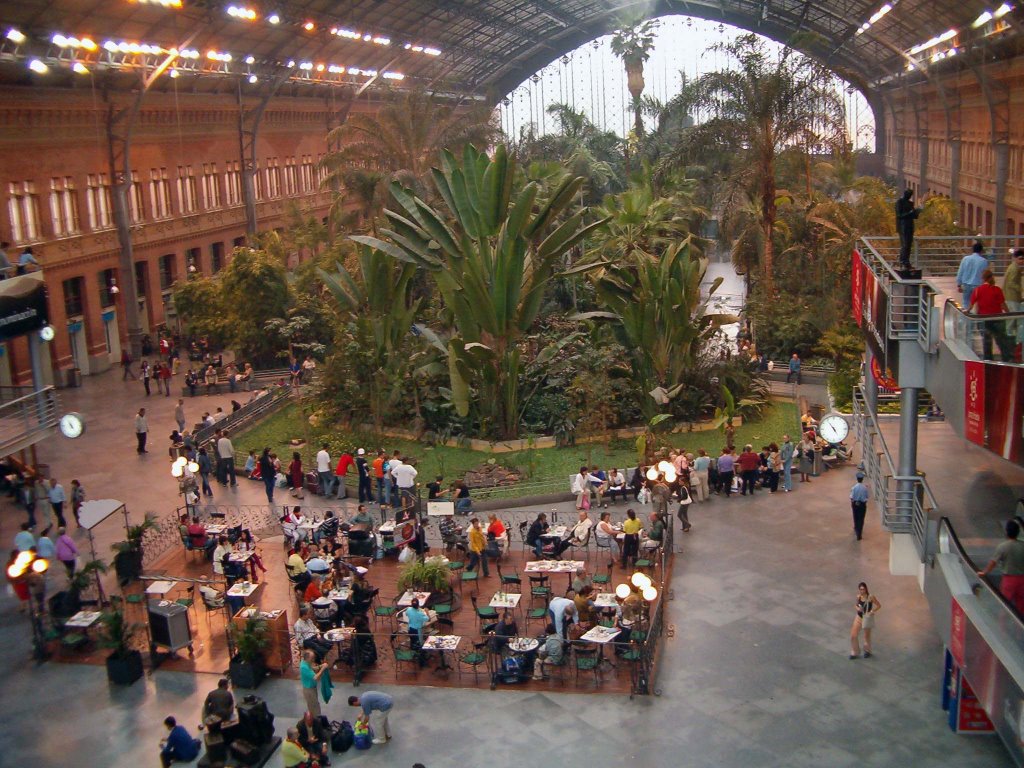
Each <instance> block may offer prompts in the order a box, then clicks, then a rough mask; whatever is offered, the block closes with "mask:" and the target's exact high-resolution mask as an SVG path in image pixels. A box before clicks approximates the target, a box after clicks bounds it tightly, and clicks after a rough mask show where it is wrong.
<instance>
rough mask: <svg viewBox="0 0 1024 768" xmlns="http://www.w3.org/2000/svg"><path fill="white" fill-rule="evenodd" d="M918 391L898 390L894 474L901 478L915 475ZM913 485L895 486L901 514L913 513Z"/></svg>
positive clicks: (915, 389)
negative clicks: (898, 451)
mask: <svg viewBox="0 0 1024 768" xmlns="http://www.w3.org/2000/svg"><path fill="white" fill-rule="evenodd" d="M919 395H920V390H919V389H918V388H917V387H902V388H901V389H900V453H899V458H898V460H897V463H896V472H897V474H899V475H900V476H902V477H913V476H916V475H917V404H918V396H919ZM914 486H915V483H914V482H912V481H909V480H901V481H900V482H899V484H898V485H897V488H898V490H899V491H900V499H901V501H900V506H899V511H900V512H901V513H903V514H907V515H909V514H912V513H913V509H914V508H913V502H912V494H913V493H914V492H915V487H914Z"/></svg>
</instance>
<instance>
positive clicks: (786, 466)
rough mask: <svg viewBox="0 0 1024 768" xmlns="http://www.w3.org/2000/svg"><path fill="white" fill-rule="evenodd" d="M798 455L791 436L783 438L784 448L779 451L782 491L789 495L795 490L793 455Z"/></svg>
mask: <svg viewBox="0 0 1024 768" xmlns="http://www.w3.org/2000/svg"><path fill="white" fill-rule="evenodd" d="M794 453H796V446H794V445H793V441H792V440H790V439H789V435H783V436H782V447H781V448H780V449H779V458H781V459H782V490H784V491H785V492H786V493H789V492H790V491H792V490H793V454H794Z"/></svg>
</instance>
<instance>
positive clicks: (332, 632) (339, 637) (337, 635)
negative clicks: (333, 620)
mask: <svg viewBox="0 0 1024 768" xmlns="http://www.w3.org/2000/svg"><path fill="white" fill-rule="evenodd" d="M314 602H315V601H314ZM355 633H356V628H355V627H338V628H337V629H328V630H327V631H326V632H324V640H326V641H327V642H329V643H334V644H335V645H336V646H337V647H338V656H337V658H339V659H340V658H341V646H342V645H343V644H344V643H351V642H352V638H353V636H354V635H355ZM335 663H337V662H335Z"/></svg>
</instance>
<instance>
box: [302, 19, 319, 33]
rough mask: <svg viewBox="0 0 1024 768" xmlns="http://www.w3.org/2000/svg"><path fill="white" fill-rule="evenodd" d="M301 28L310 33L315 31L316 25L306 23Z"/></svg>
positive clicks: (310, 22)
mask: <svg viewBox="0 0 1024 768" xmlns="http://www.w3.org/2000/svg"><path fill="white" fill-rule="evenodd" d="M302 28H303V29H304V30H306V31H307V32H312V31H313V30H314V29H316V24H314V23H313V22H312V21H307V22H306V23H305V24H303V25H302Z"/></svg>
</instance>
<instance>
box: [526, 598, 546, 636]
mask: <svg viewBox="0 0 1024 768" xmlns="http://www.w3.org/2000/svg"><path fill="white" fill-rule="evenodd" d="M525 621H526V631H527V633H529V631H530V622H531V621H539V622H540V623H541V624H542V625H544V626H547V621H548V606H547V603H545V604H544V605H543V606H541V607H540V608H530V609H528V610H527V611H526V613H525Z"/></svg>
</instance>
